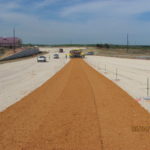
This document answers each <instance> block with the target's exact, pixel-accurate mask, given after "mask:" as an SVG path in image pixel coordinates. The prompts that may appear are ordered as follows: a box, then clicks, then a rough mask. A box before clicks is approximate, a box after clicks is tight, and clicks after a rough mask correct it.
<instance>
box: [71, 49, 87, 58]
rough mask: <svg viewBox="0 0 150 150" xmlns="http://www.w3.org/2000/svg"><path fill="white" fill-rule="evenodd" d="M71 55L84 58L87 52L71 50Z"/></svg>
mask: <svg viewBox="0 0 150 150" xmlns="http://www.w3.org/2000/svg"><path fill="white" fill-rule="evenodd" d="M69 57H70V58H84V57H85V54H84V53H83V52H82V50H80V49H79V50H77V49H75V50H71V51H70V53H69Z"/></svg>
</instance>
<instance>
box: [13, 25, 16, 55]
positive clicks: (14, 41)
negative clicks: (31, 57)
mask: <svg viewBox="0 0 150 150" xmlns="http://www.w3.org/2000/svg"><path fill="white" fill-rule="evenodd" d="M13 49H14V53H15V52H16V31H15V28H14V29H13Z"/></svg>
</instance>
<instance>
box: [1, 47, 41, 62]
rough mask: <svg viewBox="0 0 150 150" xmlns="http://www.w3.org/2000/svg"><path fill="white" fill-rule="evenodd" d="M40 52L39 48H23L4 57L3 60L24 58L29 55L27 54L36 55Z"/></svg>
mask: <svg viewBox="0 0 150 150" xmlns="http://www.w3.org/2000/svg"><path fill="white" fill-rule="evenodd" d="M38 53H40V51H39V49H38V48H31V49H26V50H23V51H21V52H18V53H16V54H13V55H11V56H7V57H5V58H2V59H1V61H4V60H12V59H17V58H22V57H27V56H32V55H35V54H38Z"/></svg>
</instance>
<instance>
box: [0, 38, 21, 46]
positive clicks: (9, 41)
mask: <svg viewBox="0 0 150 150" xmlns="http://www.w3.org/2000/svg"><path fill="white" fill-rule="evenodd" d="M21 46H22V40H21V39H20V38H17V37H15V38H13V37H6V38H3V37H0V47H8V48H13V47H21Z"/></svg>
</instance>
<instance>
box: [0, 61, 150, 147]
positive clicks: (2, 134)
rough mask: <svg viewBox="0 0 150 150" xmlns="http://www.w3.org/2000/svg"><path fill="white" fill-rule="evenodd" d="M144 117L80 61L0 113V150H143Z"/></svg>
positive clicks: (147, 119)
mask: <svg viewBox="0 0 150 150" xmlns="http://www.w3.org/2000/svg"><path fill="white" fill-rule="evenodd" d="M149 125H150V116H149V114H148V112H147V111H145V110H144V109H143V108H142V107H141V106H140V105H139V104H138V103H136V102H135V101H134V100H133V99H132V97H130V96H129V95H128V94H127V93H126V92H124V91H123V90H122V89H120V88H119V87H117V86H116V85H115V84H114V83H113V82H111V81H110V80H108V79H107V78H105V77H104V76H102V75H101V74H99V73H98V72H96V71H95V70H94V69H93V68H91V67H90V66H88V65H87V64H86V63H85V62H84V61H83V60H81V59H73V60H71V61H70V62H69V63H68V64H67V65H66V66H65V67H64V68H63V69H62V70H61V71H60V72H58V73H57V74H56V75H55V76H53V77H52V78H51V79H50V80H48V81H47V82H46V83H45V84H44V85H42V86H41V87H39V88H38V89H37V90H35V91H34V92H32V93H31V94H29V95H28V96H26V97H25V98H23V99H22V100H21V101H19V102H17V103H16V104H14V105H12V106H11V107H9V108H8V109H6V110H5V111H3V112H1V113H0V149H2V150H149V148H150V127H149Z"/></svg>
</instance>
